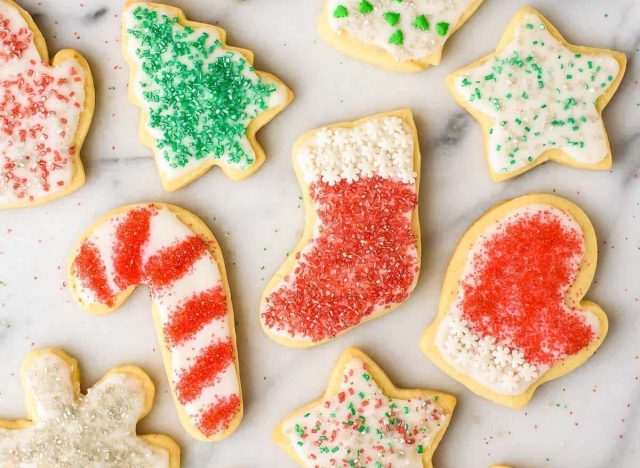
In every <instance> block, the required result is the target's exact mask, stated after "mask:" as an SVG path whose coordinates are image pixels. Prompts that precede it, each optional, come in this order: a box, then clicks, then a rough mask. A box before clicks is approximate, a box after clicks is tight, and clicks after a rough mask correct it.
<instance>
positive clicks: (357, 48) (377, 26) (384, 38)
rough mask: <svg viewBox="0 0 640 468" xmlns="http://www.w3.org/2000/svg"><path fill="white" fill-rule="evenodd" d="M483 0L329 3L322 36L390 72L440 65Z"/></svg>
mask: <svg viewBox="0 0 640 468" xmlns="http://www.w3.org/2000/svg"><path fill="white" fill-rule="evenodd" d="M482 1H483V0H404V1H403V0H325V4H324V8H323V10H322V16H321V17H320V23H319V25H318V31H319V33H320V36H321V37H322V38H323V39H324V40H325V41H327V42H328V43H329V44H331V45H332V46H333V47H335V48H336V49H338V50H339V51H341V52H343V53H345V54H347V55H349V56H351V57H354V58H356V59H358V60H362V61H364V62H368V63H371V64H373V65H377V66H380V67H383V68H386V69H389V70H393V71H402V72H415V71H420V70H424V69H425V68H427V67H429V66H431V65H438V64H439V63H440V58H441V56H442V49H443V47H444V44H445V42H446V41H447V39H448V38H449V37H450V36H451V35H452V34H453V33H454V32H455V31H456V30H457V29H458V28H460V27H461V26H462V25H463V24H464V22H465V21H467V19H469V17H470V16H471V15H473V13H475V11H476V9H477V8H478V7H479V6H480V4H482Z"/></svg>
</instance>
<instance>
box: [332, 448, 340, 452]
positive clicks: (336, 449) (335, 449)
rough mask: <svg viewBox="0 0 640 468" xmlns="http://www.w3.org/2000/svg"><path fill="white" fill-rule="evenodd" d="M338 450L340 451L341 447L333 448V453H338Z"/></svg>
mask: <svg viewBox="0 0 640 468" xmlns="http://www.w3.org/2000/svg"><path fill="white" fill-rule="evenodd" d="M338 450H340V447H333V448H332V449H331V453H336V452H337V451H338Z"/></svg>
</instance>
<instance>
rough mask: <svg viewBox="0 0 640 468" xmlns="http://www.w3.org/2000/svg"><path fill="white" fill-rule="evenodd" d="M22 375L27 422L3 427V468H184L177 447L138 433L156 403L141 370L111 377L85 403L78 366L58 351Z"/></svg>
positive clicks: (35, 356) (37, 356)
mask: <svg viewBox="0 0 640 468" xmlns="http://www.w3.org/2000/svg"><path fill="white" fill-rule="evenodd" d="M21 373H22V385H23V387H24V391H25V394H26V400H25V401H26V406H27V418H28V419H21V420H18V421H8V420H3V419H0V466H3V467H16V468H17V467H45V466H50V467H52V466H59V467H63V466H64V467H89V466H93V467H104V468H107V467H113V468H117V467H136V468H179V466H180V448H179V447H178V446H177V445H176V443H175V442H174V441H173V440H171V439H170V438H169V437H167V436H165V435H159V434H152V435H143V436H139V435H137V433H136V424H137V423H138V420H140V419H142V418H143V417H145V416H146V415H147V413H149V411H151V407H152V405H153V398H154V395H155V388H154V386H153V383H152V382H151V379H149V377H148V376H147V374H145V373H144V372H143V371H142V370H141V369H140V368H138V367H134V366H122V367H118V368H116V369H112V370H110V371H109V372H108V373H107V374H106V375H105V376H104V377H103V378H102V379H101V380H100V381H99V382H98V383H97V384H95V385H94V386H93V387H92V388H91V389H89V391H88V392H87V394H86V395H83V394H81V393H80V371H79V369H78V363H77V362H76V360H75V359H73V358H72V357H71V356H69V355H68V354H66V353H64V352H63V351H61V350H59V349H45V350H41V351H34V352H31V353H29V355H28V356H27V358H26V359H25V361H24V363H23V365H22V372H21Z"/></svg>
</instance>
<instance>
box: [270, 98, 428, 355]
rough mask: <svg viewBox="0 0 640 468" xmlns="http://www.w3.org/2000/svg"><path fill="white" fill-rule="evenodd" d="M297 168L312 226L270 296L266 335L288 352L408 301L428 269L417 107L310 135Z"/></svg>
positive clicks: (300, 145) (297, 151)
mask: <svg viewBox="0 0 640 468" xmlns="http://www.w3.org/2000/svg"><path fill="white" fill-rule="evenodd" d="M293 163H294V167H295V169H296V174H297V176H298V180H299V182H300V185H301V186H302V189H303V193H304V200H305V206H306V226H305V230H304V233H303V237H302V239H301V240H300V242H299V244H298V246H297V248H296V249H295V251H294V252H293V253H292V254H291V255H290V256H289V258H287V260H286V261H285V263H284V264H283V265H282V266H281V267H280V270H279V271H278V272H277V273H276V275H275V276H274V277H273V278H272V279H271V281H270V282H269V284H268V285H267V289H266V291H265V293H264V296H263V298H262V302H261V306H260V319H261V322H262V327H263V329H264V330H265V332H266V333H267V334H268V335H269V336H270V337H271V338H273V339H274V340H276V341H278V342H279V343H281V344H284V345H287V346H296V347H307V346H313V345H317V344H320V343H323V342H325V341H327V340H330V339H332V338H335V337H336V336H337V335H339V334H341V333H344V332H345V331H347V330H349V329H350V328H352V327H355V326H356V325H359V324H361V323H363V322H366V321H368V320H372V319H374V318H377V317H379V316H381V315H383V314H386V313H388V312H390V311H391V310H392V309H394V308H395V307H397V306H398V305H400V304H401V303H402V302H403V301H405V300H406V299H407V298H408V297H409V295H410V294H411V291H413V288H414V287H415V285H416V282H417V279H418V273H419V270H420V242H419V240H420V225H419V223H418V182H419V178H418V174H419V173H420V149H419V147H418V138H417V133H416V128H415V125H414V123H413V118H412V116H411V112H410V111H409V110H400V111H395V112H388V113H385V114H377V115H373V116H369V117H366V118H364V119H361V120H357V121H355V122H349V123H340V124H336V125H331V126H329V127H324V128H321V129H317V130H312V131H310V132H308V133H306V134H304V135H303V136H302V137H300V138H299V139H298V141H297V142H296V144H295V145H294V149H293Z"/></svg>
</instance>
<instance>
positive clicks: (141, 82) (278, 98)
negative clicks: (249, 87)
mask: <svg viewBox="0 0 640 468" xmlns="http://www.w3.org/2000/svg"><path fill="white" fill-rule="evenodd" d="M137 6H138V5H137V4H136V3H131V4H130V5H128V6H127V7H125V11H124V13H123V17H124V24H125V27H126V28H129V27H131V26H132V25H135V24H136V20H135V19H134V18H133V10H134V8H136V7H137ZM146 7H147V8H151V7H150V6H149V5H147V6H146ZM153 9H154V10H156V11H158V12H159V14H162V15H165V16H167V17H169V18H177V15H176V13H175V11H173V10H168V9H163V8H157V7H153ZM202 33H207V34H208V35H209V37H208V39H207V40H206V41H205V45H204V47H210V46H212V45H213V44H214V42H215V41H219V40H220V37H219V35H217V34H216V32H215V31H214V30H213V29H212V28H211V27H206V26H203V27H195V28H193V32H192V33H191V34H190V35H191V36H192V37H193V38H194V39H196V38H198V37H200V36H201V35H202ZM141 45H142V43H141V41H140V40H139V39H138V38H136V37H135V36H133V35H131V34H127V45H126V46H127V54H128V55H129V57H130V58H131V60H133V61H134V62H135V63H136V67H137V71H136V73H137V79H136V81H135V82H134V83H130V86H132V89H133V91H134V94H135V96H136V99H137V101H138V102H139V103H140V105H141V106H142V108H143V109H144V110H145V111H146V112H147V113H148V110H149V109H152V108H153V104H152V103H149V102H148V101H147V100H145V99H144V96H143V92H144V91H147V92H148V91H150V90H155V89H157V85H156V84H155V83H153V81H151V80H149V79H148V77H146V75H145V73H144V72H143V70H142V68H141V61H140V60H139V58H138V57H137V54H136V50H137V49H139V48H140V47H141ZM227 54H231V55H232V56H233V57H235V58H236V59H238V60H240V59H241V60H245V58H244V56H243V55H242V54H240V53H238V52H236V51H233V50H230V49H228V48H226V47H224V48H223V47H218V48H217V49H216V50H215V51H214V52H213V53H211V54H210V55H209V56H208V57H207V58H206V59H205V60H204V61H203V67H207V66H208V65H209V64H212V63H214V62H215V61H216V59H218V58H219V57H221V56H223V55H227ZM167 58H168V59H172V58H173V57H171V56H168V57H167ZM180 60H183V61H185V64H186V65H188V66H191V65H192V64H191V63H189V62H187V58H186V57H180ZM242 76H243V77H245V78H246V79H249V80H251V81H252V82H254V83H255V82H257V81H258V80H259V79H260V77H259V76H258V74H257V73H256V72H255V70H254V69H253V67H250V66H247V67H245V69H244V70H243V72H242ZM262 80H263V81H264V82H266V83H269V84H271V85H273V86H274V87H275V91H274V92H273V93H271V94H270V95H269V96H268V98H267V99H266V104H267V109H271V108H274V107H276V106H279V105H281V104H283V103H284V102H286V100H287V90H286V88H285V87H284V86H282V85H281V84H280V83H279V82H276V81H272V80H270V79H268V78H266V77H265V78H262ZM254 109H255V105H254V106H248V107H247V109H246V112H247V113H248V114H249V113H251V111H252V110H254ZM265 110H266V109H265ZM263 112H264V110H263ZM167 118H171V117H170V116H167ZM243 123H244V124H245V126H248V125H249V124H250V120H248V119H246V120H245V121H244V122H243ZM144 128H145V130H146V131H147V132H148V133H149V135H151V137H152V138H153V139H154V140H159V139H162V138H163V137H164V135H163V133H162V130H161V129H159V128H153V127H151V126H149V125H148V124H147V125H145V127H144ZM238 143H239V145H240V147H241V148H242V149H243V150H244V151H245V153H246V154H247V155H249V156H250V157H251V159H252V160H254V161H255V152H254V150H253V147H252V146H251V143H250V142H249V140H248V139H247V137H246V135H245V136H243V137H242V138H241V139H240V140H239V141H238ZM160 153H161V154H162V155H164V154H168V155H172V154H173V152H172V150H171V149H170V148H167V147H165V148H162V150H161V151H160ZM212 158H213V155H209V156H207V157H203V158H201V159H196V158H193V157H192V158H189V160H188V162H187V163H186V164H185V165H184V166H176V167H173V166H172V165H171V163H170V162H169V161H168V160H167V158H165V157H162V156H161V157H158V158H156V162H157V165H158V169H159V170H160V173H161V174H162V175H163V177H164V178H165V179H167V180H174V179H177V178H179V177H181V176H184V175H186V174H189V173H192V172H194V171H196V170H197V169H199V168H201V167H204V166H208V165H210V164H211V161H212ZM221 161H223V162H225V163H226V164H229V165H232V166H236V168H237V169H242V170H244V169H247V168H248V167H249V166H250V165H246V164H245V165H243V164H236V163H233V162H232V161H230V160H227V159H226V158H221Z"/></svg>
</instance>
